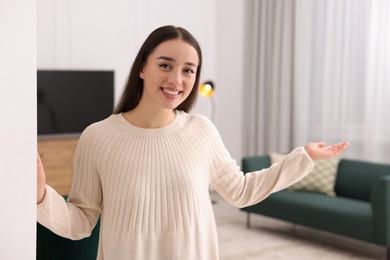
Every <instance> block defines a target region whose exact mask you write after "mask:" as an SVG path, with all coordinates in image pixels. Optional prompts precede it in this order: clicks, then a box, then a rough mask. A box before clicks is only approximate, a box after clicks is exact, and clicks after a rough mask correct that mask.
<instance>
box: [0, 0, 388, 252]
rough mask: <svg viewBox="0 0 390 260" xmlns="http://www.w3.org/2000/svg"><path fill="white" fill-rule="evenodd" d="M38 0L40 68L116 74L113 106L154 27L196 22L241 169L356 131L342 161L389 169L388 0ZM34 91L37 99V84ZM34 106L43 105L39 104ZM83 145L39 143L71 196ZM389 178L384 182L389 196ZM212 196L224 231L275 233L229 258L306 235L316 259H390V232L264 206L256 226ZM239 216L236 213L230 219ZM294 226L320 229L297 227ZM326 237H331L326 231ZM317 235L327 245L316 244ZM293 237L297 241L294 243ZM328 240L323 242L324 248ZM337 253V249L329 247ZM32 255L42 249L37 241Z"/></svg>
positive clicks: (225, 135) (221, 123)
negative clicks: (298, 218)
mask: <svg viewBox="0 0 390 260" xmlns="http://www.w3.org/2000/svg"><path fill="white" fill-rule="evenodd" d="M33 2H34V3H36V16H34V15H35V14H31V17H30V19H34V18H33V17H36V28H35V30H36V57H35V58H36V60H35V61H36V67H34V69H35V71H36V70H42V71H43V70H68V71H69V70H81V71H112V72H113V87H114V93H113V103H114V104H115V103H116V102H117V100H118V98H119V95H120V93H121V90H122V88H123V85H124V83H125V81H126V77H127V75H128V72H129V69H130V66H131V64H130V62H131V61H132V60H133V58H134V55H135V54H136V53H137V51H138V49H139V47H140V44H141V43H142V41H143V40H144V38H145V37H146V36H147V34H148V33H149V32H150V31H152V30H153V29H155V28H156V27H158V26H161V25H165V24H173V25H177V26H182V27H184V28H186V29H188V30H189V31H191V32H192V33H193V34H194V36H195V37H197V39H198V40H199V42H200V44H201V47H202V51H203V55H204V56H203V57H204V64H203V71H202V76H201V81H202V82H204V81H207V80H212V81H213V82H215V93H214V98H215V116H214V117H213V121H214V124H215V125H216V126H217V128H218V130H219V131H220V134H221V137H222V139H223V141H224V144H225V146H226V147H227V149H228V150H229V152H230V153H231V156H232V157H233V158H235V159H236V161H237V164H238V165H240V166H242V160H243V158H247V157H251V156H262V155H267V154H269V153H272V152H277V153H281V154H285V153H287V152H289V151H290V150H292V149H293V148H294V147H298V146H302V145H304V144H305V143H307V142H309V141H317V140H323V141H326V142H327V143H332V142H338V141H344V140H348V141H349V142H350V143H351V146H350V148H349V149H348V150H347V151H346V152H345V153H344V154H343V159H351V160H357V161H363V162H369V163H374V164H378V165H387V166H388V164H389V163H390V139H389V135H388V134H387V133H390V119H389V117H388V116H387V114H388V113H389V112H390V104H389V100H390V90H389V88H388V87H386V86H387V85H388V83H390V82H389V81H390V79H389V77H388V76H387V75H386V71H388V69H389V67H390V53H389V49H390V48H388V47H389V46H390V32H389V29H388V28H390V26H388V25H390V20H389V18H388V17H389V16H390V15H389V14H390V13H389V12H390V8H389V5H388V4H387V3H386V1H385V0H381V1H369V0H366V1H360V2H357V1H347V0H343V1H338V2H337V3H336V2H335V1H331V0H329V1H312V0H311V1H309V0H301V1H299V0H297V1H288V0H284V1H283V0H282V1H265V0H262V1H255V0H252V1H234V0H228V1H222V0H216V1H206V0H201V1H197V2H194V3H191V4H189V3H187V2H183V1H177V0H174V1H169V2H160V1H156V0H150V1H140V0H137V1H124V0H117V1H90V0H88V1H59V0H56V1H49V0H40V1H33ZM30 11H31V10H30ZM386 12H387V13H386ZM33 29H34V28H33ZM31 59H32V60H34V58H31ZM387 74H388V73H387ZM30 94H31V95H32V96H31V99H32V98H33V96H34V95H35V93H31V92H30ZM31 102H33V101H31ZM34 102H36V100H35V101H34ZM30 105H32V106H33V107H36V103H31V104H30ZM211 106H212V105H211V103H210V100H208V99H206V98H202V97H199V98H198V102H197V105H196V107H195V109H194V111H193V112H195V113H201V114H204V115H205V116H208V117H211V113H212V112H211V110H212V107H211ZM32 115H34V114H32ZM38 116H39V115H38ZM32 127H34V125H33V124H32ZM76 145H77V133H76V134H75V135H74V134H72V135H68V136H67V135H57V136H54V135H50V134H49V135H41V136H38V144H37V149H38V151H39V152H40V153H42V154H43V160H44V162H45V160H48V161H50V160H51V162H53V163H48V166H47V167H48V169H49V171H50V168H51V169H52V171H53V176H54V177H53V178H52V179H51V180H50V181H52V182H53V185H58V189H59V191H60V193H61V194H62V195H66V193H67V191H68V190H69V186H70V183H71V175H72V163H73V158H74V157H73V156H74V150H75V147H76ZM31 147H32V148H34V146H33V145H32V146H31ZM32 150H34V149H32ZM29 155H30V157H31V154H29ZM59 161H60V162H61V163H59V164H58V163H57V162H59ZM31 169H32V170H34V168H31ZM387 174H390V172H388V171H387ZM49 178H51V177H49ZM29 180H30V181H31V178H30V179H29ZM32 181H34V180H32ZM48 182H49V179H48ZM32 183H33V182H32ZM388 183H389V182H386V184H384V185H387V186H386V187H387V188H385V190H387V192H388V193H387V194H389V187H390V186H389V184H388ZM25 185H27V186H32V185H33V184H31V183H30V185H28V184H25ZM31 192H35V191H31V190H30V194H31ZM212 197H213V198H214V199H215V200H216V203H215V209H216V217H217V223H218V224H221V225H219V227H221V229H222V224H223V226H226V223H230V224H231V226H230V228H231V229H232V230H235V231H236V229H240V227H241V228H242V230H243V232H249V233H243V234H242V235H241V238H242V237H244V238H245V236H247V235H248V234H249V235H248V236H249V237H250V238H251V239H254V241H257V240H256V239H255V238H254V237H255V236H256V233H257V234H258V235H259V238H262V233H263V232H264V233H270V234H271V238H272V240H273V241H275V244H273V245H272V244H271V245H270V247H269V249H267V250H265V249H264V250H265V251H267V252H269V251H274V254H271V253H270V254H268V255H267V254H264V255H262V254H261V253H260V252H259V251H261V245H257V246H256V247H257V248H258V249H259V250H258V251H256V250H254V252H257V253H258V254H257V255H256V254H254V255H253V254H251V255H238V254H236V253H234V252H232V253H231V254H227V253H226V254H223V253H222V254H221V259H237V258H236V257H240V258H243V259H272V258H273V259H298V258H296V257H297V255H294V252H293V251H290V249H287V248H289V247H292V248H294V247H299V246H297V244H296V241H297V240H299V241H300V242H302V244H309V246H308V247H307V248H304V249H303V251H305V250H308V251H310V250H311V249H310V248H314V249H313V250H314V253H313V254H312V255H309V256H316V257H318V259H337V258H338V257H339V258H338V259H386V258H388V257H389V255H388V254H389V252H388V250H389V249H388V248H389V240H387V242H386V243H387V246H384V245H383V244H382V245H377V244H375V243H374V244H373V245H371V244H370V243H365V242H362V243H360V244H359V241H355V240H353V238H352V241H351V238H350V237H343V236H340V237H338V236H332V234H330V235H329V234H328V233H326V232H322V231H320V230H316V229H314V230H310V231H305V226H304V225H302V226H301V225H298V224H297V225H295V224H292V223H289V222H283V221H279V220H277V219H274V218H268V217H266V216H264V215H257V214H256V215H254V214H253V215H254V216H252V224H251V226H252V228H251V229H249V230H248V229H247V227H246V226H245V225H246V221H247V219H246V217H247V216H246V214H245V213H244V212H243V211H240V210H239V209H234V210H236V213H234V214H228V213H226V212H230V211H232V210H233V209H232V208H231V207H230V206H229V205H226V204H225V202H223V201H221V198H219V197H218V194H214V193H213V192H212ZM381 198H382V197H381ZM387 199H389V198H388V195H387ZM385 202H386V201H385ZM387 202H388V201H387ZM222 207H223V209H222ZM219 209H221V210H222V211H221V212H218V211H217V210H219ZM29 210H30V211H29V212H28V215H30V216H33V217H34V210H33V209H32V210H31V208H30V209H29ZM387 210H388V209H387ZM389 214H390V212H389V211H387V212H383V215H382V218H385V219H387V222H386V223H387V226H386V227H385V228H386V229H387V233H390V229H389V227H390V225H388V223H389V219H390V215H389ZM229 215H231V216H232V219H228V217H229ZM218 216H219V217H220V218H219V220H218ZM6 220H7V219H6ZM31 223H32V222H31V221H30V222H29V224H30V225H31ZM34 225H35V222H34ZM272 226H274V229H272ZM224 232H225V231H222V234H221V235H220V238H221V241H225V240H228V243H227V245H230V246H223V245H222V246H221V250H226V252H228V251H229V250H228V248H232V247H231V244H229V242H231V241H233V239H232V240H229V238H228V236H234V234H232V233H229V232H227V233H224ZM293 232H296V233H300V232H301V233H305V232H306V233H309V234H310V235H308V236H305V235H302V236H300V235H299V234H298V235H296V236H295V235H291V233H293ZM29 234H30V237H33V238H32V240H29V241H34V239H35V231H34V230H31V229H30V232H29ZM226 234H228V235H226ZM278 235H279V236H278ZM326 236H330V238H324V239H321V238H323V237H326ZM237 237H240V236H238V235H237ZM262 239H265V240H267V238H262ZM278 239H281V240H278ZM316 239H317V241H318V242H317V244H316V243H314V244H310V243H309V242H311V241H312V240H314V241H315V240H316ZM386 239H390V238H386ZM265 240H263V241H265ZM288 240H291V241H293V242H294V243H293V244H292V245H288V244H287V242H286V241H288ZM277 241H282V242H281V244H278V242H277ZM335 241H336V242H335ZM340 241H341V242H340ZM246 242H248V243H250V241H246ZM8 243H12V241H10V242H8ZM260 243H261V240H260ZM335 244H336V245H335ZM337 244H338V245H342V246H341V247H337ZM351 245H352V246H351ZM356 245H358V246H356ZM317 246H318V248H319V249H318V250H319V251H315V249H316V248H317ZM354 247H355V248H354ZM356 247H360V248H364V250H357V248H356ZM340 248H341V249H340ZM273 249H274V250H273ZM31 250H33V251H34V252H31ZM237 250H238V249H237ZM247 250H248V251H250V250H251V249H247ZM268 250H269V251H268ZM283 250H285V251H286V253H285V254H284V253H283ZM329 250H331V251H334V252H335V253H334V254H326V253H324V252H326V251H329ZM362 251H365V252H362ZM275 252H276V253H275ZM316 252H317V253H316ZM318 252H322V253H318ZM5 254H6V256H9V255H7V253H5ZM25 254H27V255H28V256H29V257H31V255H32V254H35V247H33V249H31V248H30V252H28V251H27V253H25ZM296 254H298V253H297V252H296ZM0 256H1V253H0ZM24 256H26V255H24ZM301 256H302V257H304V256H307V255H304V254H303V255H301ZM270 257H271V258H270ZM11 259H12V258H11ZM15 259H16V258H15ZM19 259H20V258H19Z"/></svg>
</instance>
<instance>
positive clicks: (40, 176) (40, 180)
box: [37, 153, 46, 204]
mask: <svg viewBox="0 0 390 260" xmlns="http://www.w3.org/2000/svg"><path fill="white" fill-rule="evenodd" d="M45 185H46V175H45V170H44V168H43V164H42V161H41V157H40V156H39V153H37V204H39V203H41V202H42V201H43V198H44V197H45V189H46V188H45Z"/></svg>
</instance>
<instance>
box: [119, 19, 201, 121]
mask: <svg viewBox="0 0 390 260" xmlns="http://www.w3.org/2000/svg"><path fill="white" fill-rule="evenodd" d="M173 39H181V40H183V41H185V42H186V43H188V44H190V45H191V46H192V47H194V49H195V50H196V52H197V53H198V57H199V64H198V67H197V72H196V76H195V83H194V87H193V88H192V91H191V93H190V95H189V96H188V97H187V98H186V100H184V101H183V102H182V103H181V104H180V105H179V106H177V107H176V109H178V110H183V111H185V112H189V111H190V110H191V109H192V108H193V106H194V105H195V101H196V98H197V94H198V85H199V77H200V72H201V65H202V51H201V49H200V46H199V43H198V41H197V40H196V39H195V38H194V36H192V35H191V33H189V32H188V31H187V30H185V29H183V28H181V27H175V26H172V25H167V26H163V27H160V28H157V29H156V30H154V31H153V32H152V33H151V34H150V35H149V36H148V38H147V39H146V40H145V42H144V43H143V45H142V46H141V49H140V50H139V52H138V54H137V57H136V58H135V60H134V63H133V66H132V68H131V70H130V75H129V78H128V80H127V83H126V86H125V89H124V91H123V93H122V96H121V98H120V100H119V103H118V105H117V106H116V107H115V109H114V114H119V113H122V112H126V111H129V110H131V109H133V108H135V107H136V106H137V105H138V103H139V101H140V99H141V96H142V92H143V88H144V82H143V79H142V78H140V76H139V74H140V72H141V70H142V69H143V68H144V66H145V64H146V60H147V58H148V57H149V55H150V54H151V53H152V52H153V50H154V49H155V48H156V47H157V46H158V45H159V44H160V43H162V42H165V41H168V40H173Z"/></svg>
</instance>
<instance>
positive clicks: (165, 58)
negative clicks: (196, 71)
mask: <svg viewBox="0 0 390 260" xmlns="http://www.w3.org/2000/svg"><path fill="white" fill-rule="evenodd" d="M157 60H166V61H171V62H174V61H175V59H174V58H171V57H168V56H160V57H158V58H157ZM184 64H185V65H187V66H191V67H195V68H196V67H198V66H197V65H196V64H195V63H193V62H189V61H187V62H185V63H184Z"/></svg>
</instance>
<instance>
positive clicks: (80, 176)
mask: <svg viewBox="0 0 390 260" xmlns="http://www.w3.org/2000/svg"><path fill="white" fill-rule="evenodd" d="M94 146H95V142H93V138H91V136H90V135H89V134H84V133H83V134H82V135H81V137H80V140H79V143H78V146H77V151H76V160H75V169H74V175H73V183H72V189H71V192H70V194H69V196H68V200H67V201H65V200H64V198H63V197H62V196H61V195H59V194H58V193H57V192H56V191H55V190H54V189H53V188H52V187H50V186H49V185H46V194H45V198H44V200H43V201H42V203H40V204H38V206H37V221H38V222H39V223H40V224H41V225H43V226H45V227H46V228H48V229H50V230H51V231H52V232H54V233H56V234H57V235H59V236H62V237H65V238H69V239H73V240H78V239H82V238H84V237H88V236H90V235H91V232H92V229H93V228H94V226H95V225H96V223H97V220H98V218H99V214H100V211H101V200H102V192H101V184H100V179H99V175H98V172H97V170H96V161H95V155H94V150H95V149H94Z"/></svg>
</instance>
